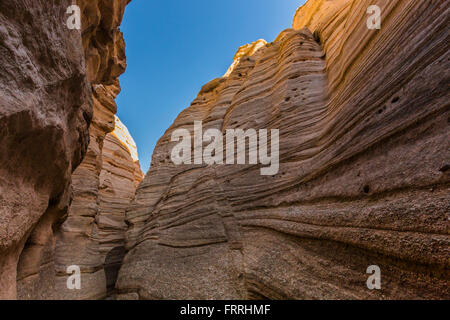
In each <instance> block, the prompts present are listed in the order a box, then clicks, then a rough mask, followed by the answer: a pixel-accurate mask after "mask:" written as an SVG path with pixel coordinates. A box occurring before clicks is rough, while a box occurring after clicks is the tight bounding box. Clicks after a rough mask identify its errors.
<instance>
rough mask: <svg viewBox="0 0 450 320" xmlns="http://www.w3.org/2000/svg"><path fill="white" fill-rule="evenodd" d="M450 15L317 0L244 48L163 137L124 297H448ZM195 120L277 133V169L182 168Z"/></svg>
mask: <svg viewBox="0 0 450 320" xmlns="http://www.w3.org/2000/svg"><path fill="white" fill-rule="evenodd" d="M371 4H378V5H379V6H380V7H381V8H382V13H383V15H382V21H383V22H382V28H381V30H369V29H368V28H367V26H366V19H367V17H368V15H367V14H366V9H367V7H368V6H369V5H371ZM447 15H448V10H447V8H446V1H443V0H440V1H439V0H438V1H415V0H405V1H381V0H380V1H370V2H369V1H365V0H364V1H362V0H336V1H325V0H310V1H308V3H307V4H306V5H305V6H304V7H302V8H300V9H299V11H298V12H297V14H296V16H295V19H294V25H293V27H294V28H293V29H288V30H285V31H283V32H282V33H281V34H280V36H279V37H278V38H277V39H276V40H275V41H274V42H273V43H268V44H264V43H262V44H261V46H260V48H258V49H256V50H252V51H251V52H249V53H248V54H244V55H239V54H238V55H237V56H238V59H239V61H237V62H236V60H235V61H234V62H233V65H232V67H231V68H230V71H229V72H227V74H226V75H225V76H224V77H223V78H220V79H215V80H213V81H212V82H210V83H209V84H207V85H206V86H205V87H203V88H202V90H201V92H200V93H199V95H198V97H197V98H196V99H195V100H194V101H193V103H192V105H191V106H190V107H189V108H187V109H186V110H184V111H183V112H182V113H181V114H180V115H179V116H178V118H177V119H176V120H175V122H174V124H173V125H172V126H171V127H170V128H169V129H168V130H167V132H166V133H165V134H164V135H163V137H162V138H161V139H160V140H159V141H158V144H157V146H156V148H155V151H154V154H153V159H152V165H151V168H150V170H149V172H148V173H147V175H146V177H145V179H144V180H143V182H142V183H141V184H140V185H139V187H138V190H137V193H136V196H135V200H134V201H133V203H132V206H131V208H130V209H129V210H128V211H127V220H128V221H127V224H128V225H129V229H128V230H127V243H126V245H127V249H128V250H129V252H128V253H127V255H126V257H125V260H124V263H123V265H122V268H121V270H120V273H119V279H118V282H117V285H116V286H117V288H118V290H119V293H120V295H119V298H121V297H123V298H140V299H205V298H206V299H239V298H250V299H257V298H270V299H286V298H289V299H326V298H331V299H394V298H395V299H411V298H412V299H427V298H433V299H448V298H450V292H449V290H448V287H449V279H450V275H449V272H448V270H449V269H448V268H449V259H448V257H449V251H448V249H449V242H450V237H449V234H448V219H449V212H450V205H449V204H450V201H449V200H450V196H449V195H450V192H449V175H448V172H446V171H445V170H444V172H442V171H440V168H442V167H443V165H445V164H446V163H448V159H449V157H450V151H449V150H450V145H449V144H450V142H449V141H450V140H449V139H448V138H449V135H448V125H449V120H448V119H449V108H448V103H447V101H448V100H449V93H448V82H449V80H450V79H449V76H448V70H449V59H448V57H449V49H448V44H447V40H446V39H447V37H448V28H447V18H446V17H447ZM250 47H252V46H250ZM258 47H259V46H258ZM195 120H202V121H203V129H204V130H206V129H209V128H217V129H219V130H221V131H222V132H225V130H226V129H227V128H241V129H248V128H253V129H260V128H264V129H271V128H273V129H279V130H280V169H279V172H278V174H276V175H274V176H262V175H260V170H259V169H260V165H228V166H227V165H217V164H215V165H198V164H197V165H179V166H177V165H175V164H174V163H173V162H172V161H171V159H170V154H171V150H172V147H173V146H174V145H175V144H176V142H171V134H172V132H173V131H174V130H176V129H179V128H185V129H188V130H190V131H191V132H192V126H193V122H194V121H195ZM370 265H378V266H379V267H380V268H381V275H382V289H381V290H368V288H367V287H366V280H367V278H368V276H369V275H368V274H366V270H367V268H368V267H369V266H370Z"/></svg>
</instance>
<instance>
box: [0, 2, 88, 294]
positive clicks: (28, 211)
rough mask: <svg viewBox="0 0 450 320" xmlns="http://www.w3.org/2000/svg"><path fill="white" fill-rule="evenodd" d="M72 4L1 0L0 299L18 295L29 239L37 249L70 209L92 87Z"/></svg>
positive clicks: (38, 250)
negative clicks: (72, 23) (70, 21)
mask: <svg viewBox="0 0 450 320" xmlns="http://www.w3.org/2000/svg"><path fill="white" fill-rule="evenodd" d="M70 5H71V1H69V0H58V1H56V0H46V1H36V0H20V1H19V0H17V1H16V0H14V1H13V0H8V1H1V2H0V299H13V298H15V297H16V273H17V264H18V260H19V256H20V254H21V252H22V249H23V248H24V246H25V243H26V242H27V240H28V243H33V244H35V245H36V247H35V248H36V250H35V251H34V253H32V254H33V255H40V254H41V253H42V250H41V249H42V247H43V245H44V243H45V242H46V241H47V238H48V235H49V234H50V233H51V227H52V225H54V224H55V223H56V222H57V221H58V220H59V218H61V216H62V212H64V210H67V207H68V205H69V200H70V193H71V192H70V180H71V179H70V177H71V174H72V171H73V170H74V169H75V168H76V167H77V166H78V164H79V163H80V162H81V160H82V158H83V156H84V154H85V152H86V149H87V146H88V143H89V132H88V126H89V123H90V121H91V118H92V98H91V89H90V84H89V79H88V76H87V73H86V67H85V65H86V63H85V51H84V50H83V45H82V34H81V33H80V31H78V30H70V29H68V28H67V25H66V20H67V18H68V16H67V15H66V10H67V8H68V7H69V6H70ZM87 43H90V41H87ZM30 259H33V258H30ZM34 271H35V270H33V271H31V270H30V272H34Z"/></svg>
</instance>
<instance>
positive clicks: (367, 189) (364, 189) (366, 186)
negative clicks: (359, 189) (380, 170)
mask: <svg viewBox="0 0 450 320" xmlns="http://www.w3.org/2000/svg"><path fill="white" fill-rule="evenodd" d="M363 192H364V193H366V194H367V193H369V192H370V187H369V186H368V185H367V184H366V185H365V186H364V187H363Z"/></svg>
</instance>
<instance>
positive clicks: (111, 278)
mask: <svg viewBox="0 0 450 320" xmlns="http://www.w3.org/2000/svg"><path fill="white" fill-rule="evenodd" d="M125 253H126V250H125V247H123V246H118V247H115V248H113V249H111V251H109V252H108V254H107V255H106V258H105V262H104V264H103V266H104V270H105V276H106V289H107V291H108V293H111V292H112V291H113V290H114V288H115V286H116V281H117V277H118V276H119V269H120V266H121V265H122V261H123V258H124V257H125Z"/></svg>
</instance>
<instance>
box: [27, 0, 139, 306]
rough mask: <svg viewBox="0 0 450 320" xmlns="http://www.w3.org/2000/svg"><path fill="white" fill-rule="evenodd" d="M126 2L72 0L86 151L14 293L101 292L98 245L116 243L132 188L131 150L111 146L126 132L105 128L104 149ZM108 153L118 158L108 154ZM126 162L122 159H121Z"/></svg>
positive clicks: (91, 295) (121, 58) (122, 64)
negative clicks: (87, 113) (61, 213)
mask: <svg viewBox="0 0 450 320" xmlns="http://www.w3.org/2000/svg"><path fill="white" fill-rule="evenodd" d="M129 2H130V1H129V0H114V1H103V0H97V1H88V0H85V1H81V3H79V5H80V7H81V12H82V29H83V31H82V34H83V48H84V50H85V55H86V70H87V75H88V79H89V81H90V83H91V85H92V100H93V119H92V124H91V126H90V128H89V134H90V143H89V146H88V149H87V153H86V156H85V157H84V159H83V161H82V163H81V164H80V166H79V167H78V168H77V169H76V170H75V172H74V173H73V175H72V184H73V190H74V196H73V200H72V203H71V205H70V207H69V209H68V216H67V220H65V222H64V223H63V224H62V226H61V227H59V228H57V229H56V230H55V237H53V238H49V239H48V242H47V244H46V247H49V248H51V249H49V250H48V251H50V252H53V253H52V254H50V255H47V256H45V255H41V257H40V259H36V258H34V261H35V264H34V265H35V268H38V270H39V271H38V272H37V273H36V272H34V273H31V272H24V273H22V274H19V275H20V276H19V277H18V280H19V289H20V290H19V296H20V298H24V299H30V298H31V299H36V298H40V299H42V298H43V299H49V298H50V299H95V298H104V297H105V296H106V294H107V286H106V281H107V277H106V276H105V270H104V261H105V257H106V255H107V253H104V251H105V250H107V249H108V248H109V246H113V245H114V244H117V245H118V246H121V244H120V239H119V238H120V237H118V236H117V233H119V234H120V232H121V230H122V229H123V228H124V226H123V225H124V223H123V220H122V222H120V221H118V220H120V215H121V214H122V215H123V214H124V208H123V206H124V203H125V204H126V203H127V202H129V200H130V199H129V197H132V195H133V193H134V190H135V187H134V178H135V173H134V170H135V169H136V167H135V164H134V160H133V159H131V158H130V157H131V156H130V155H131V153H132V152H134V151H135V150H131V151H127V150H128V149H127V148H125V149H126V150H125V149H124V148H118V145H122V144H125V145H126V142H125V140H124V141H123V142H120V139H119V140H118V137H121V138H128V137H124V135H123V134H113V135H111V136H110V137H108V139H107V140H106V141H107V142H106V144H107V145H108V147H107V148H106V149H105V151H103V149H104V140H105V137H106V136H107V134H108V133H109V132H112V131H113V130H114V128H115V123H117V124H119V125H120V127H119V128H118V130H117V132H121V131H123V129H124V128H125V127H124V126H122V125H121V124H120V122H118V121H115V118H114V114H115V113H116V110H117V106H116V103H115V101H114V99H115V97H116V96H117V95H118V94H119V92H120V85H119V81H118V77H119V76H120V75H121V74H122V73H123V72H124V71H125V68H126V57H125V43H124V41H123V35H122V33H121V32H120V29H119V26H120V24H121V21H122V17H123V14H124V10H125V6H126V5H127V4H128V3H129ZM124 133H125V134H127V133H128V132H127V131H126V132H124ZM130 141H132V139H131V140H130ZM134 148H135V146H134ZM111 152H112V153H113V154H114V156H117V159H111ZM127 152H128V153H127ZM103 156H104V157H105V158H103ZM124 159H125V160H124ZM126 161H128V162H129V163H127V164H124V162H126ZM104 166H105V167H104ZM114 168H116V169H115V170H113V169H114ZM138 168H139V167H138ZM130 170H131V176H130V174H129V171H130ZM139 170H140V169H139ZM116 175H118V176H116ZM120 175H124V176H123V177H121V176H120ZM102 176H104V177H103V179H102V178H101V177H102ZM108 177H109V178H108ZM128 179H131V180H132V183H131V185H129V183H128V184H127V182H126V181H127V180H128ZM121 180H125V182H121ZM105 183H106V185H105ZM117 184H118V186H115V185H117ZM122 184H124V186H122ZM128 187H129V189H127V188H128ZM111 189H112V190H111ZM122 189H126V190H122ZM111 193H112V194H115V193H117V195H116V196H122V195H123V196H124V198H120V199H117V200H115V201H118V203H116V204H114V203H108V201H110V200H111V199H110V197H109V196H108V194H111ZM108 199H109V200H108ZM121 202H122V203H121ZM109 209H111V210H110V211H109ZM122 209H123V212H122ZM122 238H123V237H122ZM111 259H112V260H111ZM39 260H40V261H39ZM116 260H117V257H115V256H112V257H111V258H108V261H110V263H109V264H112V265H115V263H116ZM36 262H37V263H36ZM26 265H28V263H26ZM73 265H75V266H78V267H79V268H80V269H81V272H82V274H83V282H82V289H81V290H68V288H67V285H66V281H67V277H68V276H69V274H68V273H67V268H68V267H69V266H73ZM20 270H21V265H20V266H19V271H20Z"/></svg>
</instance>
